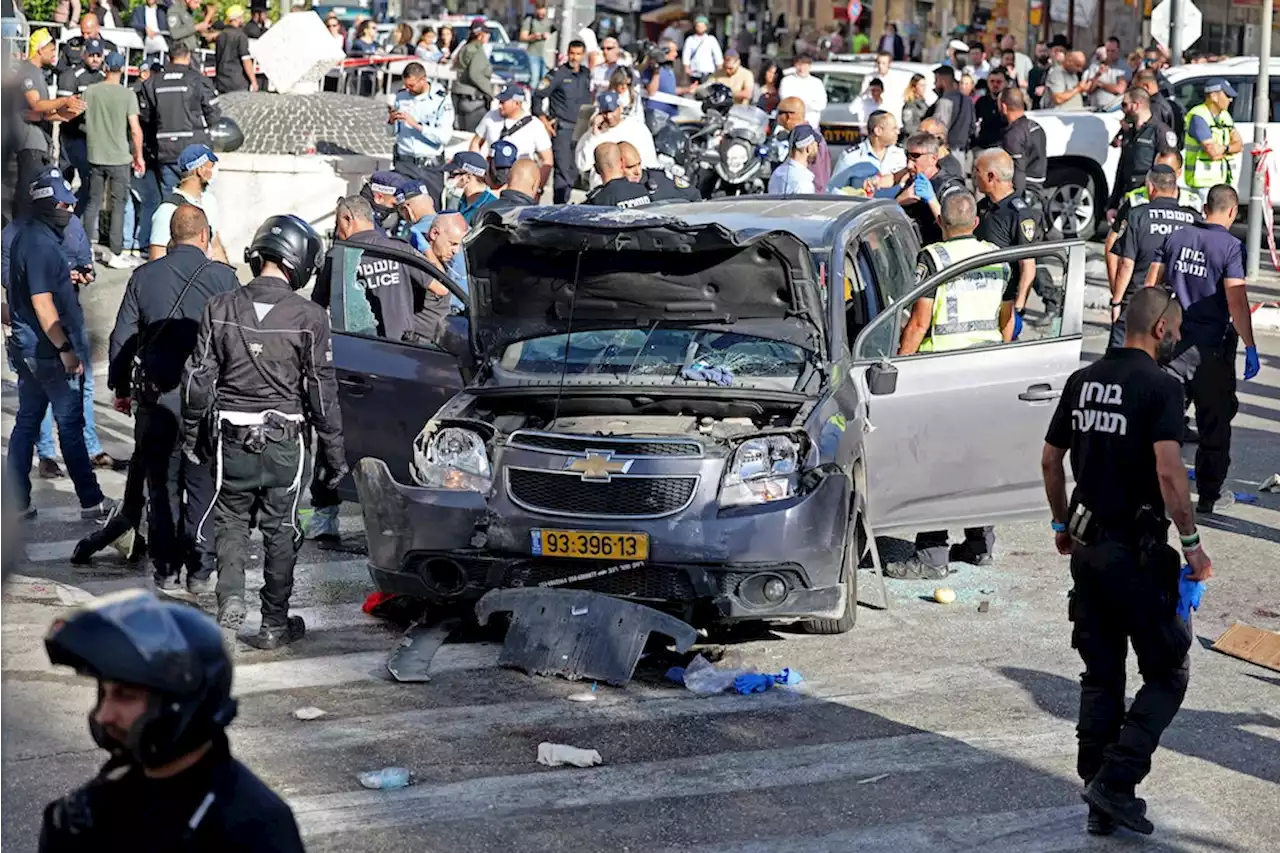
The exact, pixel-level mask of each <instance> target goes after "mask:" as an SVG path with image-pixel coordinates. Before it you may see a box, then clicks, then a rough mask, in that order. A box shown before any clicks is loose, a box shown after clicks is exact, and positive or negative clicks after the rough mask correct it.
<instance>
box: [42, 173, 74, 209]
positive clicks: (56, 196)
mask: <svg viewBox="0 0 1280 853" xmlns="http://www.w3.org/2000/svg"><path fill="white" fill-rule="evenodd" d="M45 198H51V199H53V200H54V201H56V202H58V203H60V204H75V203H76V194H75V193H73V192H72V191H71V184H69V183H67V179H66V178H64V177H63V176H62V172H60V171H58V167H57V166H50V167H49V168H47V169H45V170H44V171H42V172H40V174H38V175H36V179H35V180H34V181H32V182H31V200H32V201H40V200H41V199H45Z"/></svg>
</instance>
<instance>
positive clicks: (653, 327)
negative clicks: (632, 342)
mask: <svg viewBox="0 0 1280 853" xmlns="http://www.w3.org/2000/svg"><path fill="white" fill-rule="evenodd" d="M656 331H658V321H657V320H654V321H653V324H652V325H650V326H649V333H648V334H647V335H645V336H644V340H643V341H641V342H640V349H638V350H636V357H635V358H633V359H631V364H630V365H629V366H628V367H627V375H626V376H624V377H622V379H623V381H627V380H629V379H630V378H631V373H632V371H634V370H635V369H636V363H637V362H639V361H640V356H642V355H644V351H645V349H647V348H648V346H649V339H650V338H652V337H653V333H654V332H656Z"/></svg>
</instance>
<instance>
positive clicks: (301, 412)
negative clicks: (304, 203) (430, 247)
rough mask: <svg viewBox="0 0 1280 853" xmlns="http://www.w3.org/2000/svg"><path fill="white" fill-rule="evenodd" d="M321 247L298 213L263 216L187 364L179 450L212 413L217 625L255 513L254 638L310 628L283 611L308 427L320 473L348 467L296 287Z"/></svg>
mask: <svg viewBox="0 0 1280 853" xmlns="http://www.w3.org/2000/svg"><path fill="white" fill-rule="evenodd" d="M323 253H324V248H323V246H322V245H321V242H320V237H319V236H318V235H317V234H316V232H315V231H313V230H312V229H311V226H309V225H307V223H305V222H303V221H302V220H301V219H299V218H298V217H296V216H273V217H271V218H270V219H268V220H267V221H266V222H264V223H262V226H261V227H260V228H259V229H258V233H257V234H255V235H254V237H253V241H252V242H251V243H250V244H249V248H248V249H246V250H245V260H246V261H247V262H248V263H249V267H250V269H252V270H253V274H254V279H253V280H252V281H250V282H249V283H248V284H246V285H245V286H244V287H241V288H237V289H236V290H235V291H233V292H231V293H225V294H222V295H220V296H215V297H214V298H213V299H212V300H211V301H210V302H209V307H208V309H207V310H206V311H205V314H204V320H203V322H202V323H201V325H200V336H199V339H198V340H197V343H196V349H195V352H194V353H192V355H191V358H190V359H189V360H188V361H187V366H186V370H185V372H184V374H183V383H182V417H183V425H184V428H185V434H186V440H187V441H186V445H185V447H184V451H183V452H184V453H187V454H188V455H190V456H195V455H197V448H198V447H199V445H200V441H199V437H200V429H201V425H202V423H203V422H204V421H205V420H206V418H209V417H211V418H212V421H213V426H212V429H211V430H210V432H211V434H212V437H213V440H214V441H215V442H216V444H215V446H214V448H213V451H214V455H215V457H216V460H217V461H216V464H217V468H216V471H217V481H216V491H217V497H216V498H215V499H214V519H215V520H216V522H217V552H218V589H217V593H218V624H219V625H221V626H222V627H224V628H227V629H229V630H233V631H234V630H237V629H239V627H240V625H241V624H242V623H243V622H244V617H245V604H244V573H245V569H246V568H247V566H248V561H249V528H250V525H251V524H252V523H253V522H254V520H255V519H256V522H257V525H258V527H260V528H261V529H262V538H263V545H264V548H263V550H264V552H265V554H264V560H263V563H264V565H263V576H264V583H263V587H262V629H261V630H260V631H259V632H258V636H257V639H256V641H255V645H257V646H258V647H259V648H266V649H273V648H276V647H278V646H281V645H284V644H286V643H292V642H294V641H296V640H298V639H300V638H301V637H302V636H303V634H304V633H305V632H306V625H305V624H304V623H303V621H302V618H301V617H300V616H289V595H290V593H292V591H293V568H294V564H295V563H296V561H297V557H298V548H299V547H300V546H301V544H302V528H301V527H300V526H299V520H298V499H299V497H300V495H301V492H302V473H303V470H304V468H305V465H306V458H305V457H306V453H305V452H304V448H305V447H306V446H307V444H308V441H307V439H308V435H307V427H310V428H311V429H314V430H315V432H316V437H317V440H318V445H319V453H318V454H317V456H318V457H319V458H318V459H317V461H316V464H317V465H318V466H323V472H324V473H323V474H322V475H321V479H322V481H323V482H324V483H325V484H326V485H327V486H329V487H330V488H336V487H337V485H338V483H339V482H340V481H341V480H342V477H343V476H344V475H345V474H346V471H347V466H346V463H345V461H344V459H343V447H342V412H341V410H340V409H339V408H338V386H337V381H336V380H335V378H334V373H333V347H332V345H331V343H330V339H329V318H328V316H327V314H326V313H325V310H324V309H323V308H321V307H320V306H319V305H317V304H315V303H314V302H312V301H311V300H309V299H307V298H305V297H303V296H299V295H298V293H297V292H296V291H298V290H299V289H301V288H302V287H304V286H305V285H306V284H307V282H308V281H310V280H311V276H313V275H314V274H315V273H316V271H317V269H318V268H319V266H320V261H321V256H322V255H323ZM215 403H216V408H215ZM208 450H209V448H208V447H207V446H206V447H205V452H206V453H208Z"/></svg>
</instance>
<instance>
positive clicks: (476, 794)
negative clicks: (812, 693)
mask: <svg viewBox="0 0 1280 853" xmlns="http://www.w3.org/2000/svg"><path fill="white" fill-rule="evenodd" d="M1075 748H1076V737H1075V730H1074V728H1073V727H1072V726H1071V725H1070V724H1069V723H1067V722H1065V721H1059V722H1057V723H1056V724H1053V725H1051V726H1049V727H1043V726H1042V727H1039V728H1036V729H1028V730H1021V731H1016V732H1010V731H1008V730H1007V728H1006V729H1002V730H1001V731H1000V732H998V733H990V732H982V733H976V734H975V733H956V734H946V733H942V734H935V733H933V732H918V733H913V734H907V735H900V736H897V737H885V738H876V739H871V740H856V741H850V742H847V743H825V744H812V745H805V746H796V747H788V748H785V749H772V750H753V751H748V752H721V753H715V754H711V755H700V756H696V757H692V758H678V759H672V760H666V761H652V762H643V763H639V764H625V765H618V766H608V765H606V766H604V767H595V768H591V769H589V770H582V769H573V770H553V771H548V772H538V773H521V774H516V775H511V776H490V777H484V778H478V779H469V780H466V781H463V782H453V783H448V784H443V785H423V786H420V787H415V788H403V789H400V790H396V791H350V792H343V793H336V794H322V795H318V796H310V797H298V798H294V799H292V800H290V802H289V805H290V806H291V807H292V808H293V813H294V815H295V816H296V817H297V819H298V823H299V825H300V826H301V827H302V831H303V834H304V835H307V836H313V837H314V836H317V835H325V834H329V833H335V832H354V831H362V832H368V831H370V830H374V829H383V828H386V827H393V826H406V825H414V824H418V823H423V824H425V823H440V822H444V821H457V820H473V819H474V818H475V817H476V815H484V816H485V818H486V819H487V820H493V819H495V818H499V817H502V816H505V815H509V814H514V813H519V812H532V813H547V812H552V811H558V810H562V809H576V808H583V807H590V806H608V805H615V804H619V803H634V802H648V801H652V800H658V799H668V798H671V799H674V798H679V797H703V798H705V797H708V796H714V795H717V794H732V793H739V792H744V791H758V790H768V789H771V788H782V787H793V786H797V785H811V784H817V783H825V782H834V781H838V780H843V779H858V778H864V777H866V776H873V775H875V774H878V773H893V774H895V775H898V774H904V773H916V772H921V771H932V770H938V769H940V768H949V769H955V768H962V767H966V766H974V765H980V764H988V763H992V762H997V761H1026V760H1029V759H1032V758H1042V757H1044V756H1048V755H1054V756H1068V755H1071V754H1073V753H1074V751H1075ZM605 760H606V761H607V760H608V756H605ZM772 849H775V850H776V849H778V848H776V847H774V848H772Z"/></svg>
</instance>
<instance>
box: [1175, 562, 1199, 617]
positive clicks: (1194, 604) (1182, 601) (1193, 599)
mask: <svg viewBox="0 0 1280 853" xmlns="http://www.w3.org/2000/svg"><path fill="white" fill-rule="evenodd" d="M1203 595H1204V581H1193V580H1192V579H1191V567H1190V566H1183V567H1182V576H1181V577H1179V578H1178V617H1179V618H1180V619H1182V621H1183V622H1190V621H1191V611H1192V610H1199V609H1200V598H1201V596H1203Z"/></svg>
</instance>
